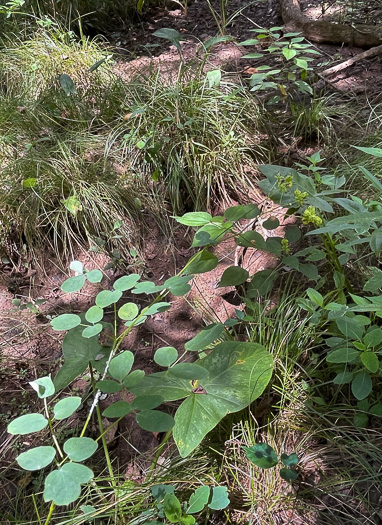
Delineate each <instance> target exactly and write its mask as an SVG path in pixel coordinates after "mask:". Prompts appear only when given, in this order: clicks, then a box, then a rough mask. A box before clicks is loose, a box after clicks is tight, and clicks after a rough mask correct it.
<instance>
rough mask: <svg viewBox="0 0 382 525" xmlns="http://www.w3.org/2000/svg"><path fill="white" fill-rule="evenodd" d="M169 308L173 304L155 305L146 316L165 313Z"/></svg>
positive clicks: (147, 311) (146, 312) (162, 303)
mask: <svg viewBox="0 0 382 525" xmlns="http://www.w3.org/2000/svg"><path fill="white" fill-rule="evenodd" d="M169 308H171V304H170V303H165V302H161V303H155V304H153V305H151V306H150V307H149V308H148V309H147V310H146V311H145V312H144V314H145V315H155V314H157V313H159V312H165V311H166V310H168V309H169Z"/></svg>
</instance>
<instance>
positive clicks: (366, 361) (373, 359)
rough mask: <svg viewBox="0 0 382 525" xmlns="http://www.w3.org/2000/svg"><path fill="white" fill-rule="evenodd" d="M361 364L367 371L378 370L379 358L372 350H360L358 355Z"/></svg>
mask: <svg viewBox="0 0 382 525" xmlns="http://www.w3.org/2000/svg"><path fill="white" fill-rule="evenodd" d="M360 358H361V361H362V364H363V366H364V367H365V368H367V369H368V370H369V372H373V373H375V372H378V370H379V359H378V356H377V355H376V354H374V353H373V352H361V355H360Z"/></svg>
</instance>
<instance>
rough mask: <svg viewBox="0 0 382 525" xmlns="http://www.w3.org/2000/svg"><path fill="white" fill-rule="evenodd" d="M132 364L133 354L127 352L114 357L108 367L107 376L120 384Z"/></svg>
mask: <svg viewBox="0 0 382 525" xmlns="http://www.w3.org/2000/svg"><path fill="white" fill-rule="evenodd" d="M133 364H134V354H133V353H132V352H130V351H129V350H126V351H125V352H122V354H119V355H117V356H116V357H114V358H113V359H112V360H111V362H110V366H109V374H110V375H111V376H112V377H114V379H116V380H117V381H120V382H122V381H123V380H124V379H125V377H126V376H127V375H128V373H129V372H130V370H131V367H132V366H133Z"/></svg>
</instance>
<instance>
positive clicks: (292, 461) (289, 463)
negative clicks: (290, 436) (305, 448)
mask: <svg viewBox="0 0 382 525" xmlns="http://www.w3.org/2000/svg"><path fill="white" fill-rule="evenodd" d="M281 461H282V462H283V463H284V465H285V466H286V467H295V466H296V465H297V463H298V455H297V454H296V453H295V452H292V454H289V456H288V454H281Z"/></svg>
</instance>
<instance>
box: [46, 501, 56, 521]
mask: <svg viewBox="0 0 382 525" xmlns="http://www.w3.org/2000/svg"><path fill="white" fill-rule="evenodd" d="M55 507H56V504H55V503H54V502H53V501H52V503H51V504H50V508H49V514H48V516H47V517H46V520H45V523H44V525H48V523H50V520H51V518H52V515H53V512H54V509H55Z"/></svg>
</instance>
